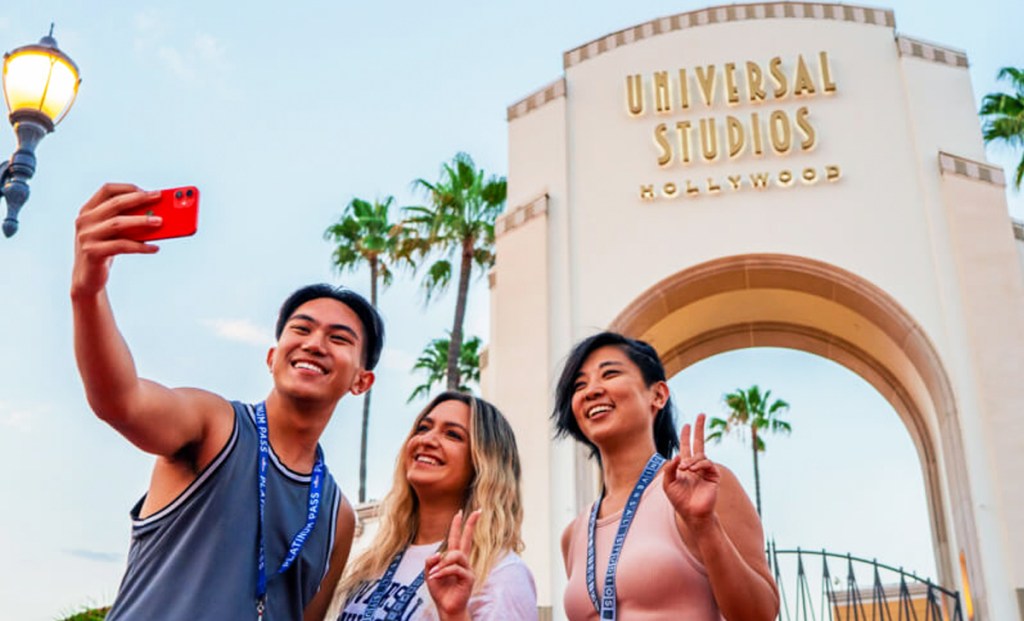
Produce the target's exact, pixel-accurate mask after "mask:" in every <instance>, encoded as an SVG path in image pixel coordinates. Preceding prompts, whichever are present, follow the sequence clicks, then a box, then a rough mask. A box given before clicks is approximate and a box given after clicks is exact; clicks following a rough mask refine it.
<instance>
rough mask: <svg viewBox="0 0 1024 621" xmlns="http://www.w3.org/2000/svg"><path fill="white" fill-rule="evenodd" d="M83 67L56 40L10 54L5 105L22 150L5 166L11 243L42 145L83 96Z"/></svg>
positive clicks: (3, 192) (0, 178) (0, 173)
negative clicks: (77, 97)
mask: <svg viewBox="0 0 1024 621" xmlns="http://www.w3.org/2000/svg"><path fill="white" fill-rule="evenodd" d="M81 82H82V80H81V78H79V77H78V67H77V66H76V65H75V63H74V61H72V60H71V59H70V58H68V56H67V54H65V53H64V52H62V51H60V50H59V49H58V48H57V40H56V39H54V38H53V24H50V34H48V35H46V36H45V37H43V38H42V39H40V40H39V43H37V44H35V45H25V46H22V47H19V48H18V49H16V50H12V51H10V52H7V53H6V54H4V72H3V86H4V99H5V100H6V102H7V109H8V110H9V111H10V116H9V117H8V119H9V120H10V122H11V125H13V126H14V133H15V135H17V137H18V149H17V150H16V151H15V152H14V155H12V156H11V159H10V160H8V161H6V162H2V163H0V198H6V199H7V217H6V218H5V219H4V223H3V231H4V235H5V236H6V237H10V236H12V235H14V234H15V233H17V232H18V212H19V211H21V208H22V206H23V205H24V204H25V201H27V200H28V192H29V188H28V180H29V179H31V178H32V175H33V174H35V172H36V155H35V150H36V145H38V144H39V141H40V140H42V139H43V137H44V136H46V134H48V133H50V132H52V131H53V128H54V127H55V126H56V125H57V123H60V122H61V119H63V118H64V116H65V115H66V114H67V113H68V110H70V109H71V104H72V103H74V101H75V95H77V94H78V85H79V84H80V83H81Z"/></svg>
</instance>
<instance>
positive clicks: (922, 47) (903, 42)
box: [896, 35, 968, 69]
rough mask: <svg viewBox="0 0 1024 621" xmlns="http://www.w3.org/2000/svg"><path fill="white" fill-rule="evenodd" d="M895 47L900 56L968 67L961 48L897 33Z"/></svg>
mask: <svg viewBox="0 0 1024 621" xmlns="http://www.w3.org/2000/svg"><path fill="white" fill-rule="evenodd" d="M896 49H898V50H899V52H900V56H913V57H915V58H921V59H923V60H930V61H932V62H935V63H939V64H943V65H949V66H950V67H960V68H962V69H966V68H967V67H968V63H967V53H966V52H964V51H963V50H957V49H954V48H951V47H944V46H941V45H936V44H934V43H929V42H927V41H922V40H920V39H912V38H910V37H907V36H904V35H897V37H896Z"/></svg>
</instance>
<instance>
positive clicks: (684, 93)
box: [679, 69, 690, 110]
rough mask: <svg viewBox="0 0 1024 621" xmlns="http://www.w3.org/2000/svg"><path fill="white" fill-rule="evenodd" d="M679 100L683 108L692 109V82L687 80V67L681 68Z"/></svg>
mask: <svg viewBox="0 0 1024 621" xmlns="http://www.w3.org/2000/svg"><path fill="white" fill-rule="evenodd" d="M679 101H680V102H681V105H682V108H683V110H689V109H690V83H689V82H687V81H686V69H680V70H679Z"/></svg>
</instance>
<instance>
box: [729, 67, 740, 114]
mask: <svg viewBox="0 0 1024 621" xmlns="http://www.w3.org/2000/svg"><path fill="white" fill-rule="evenodd" d="M725 94H726V98H727V99H728V101H729V103H731V104H736V103H739V102H740V91H739V89H738V88H736V63H725Z"/></svg>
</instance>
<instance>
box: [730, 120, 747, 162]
mask: <svg viewBox="0 0 1024 621" xmlns="http://www.w3.org/2000/svg"><path fill="white" fill-rule="evenodd" d="M725 130H726V131H725V134H726V138H728V143H729V157H736V156H737V155H739V154H740V153H742V152H743V146H744V140H745V139H744V137H743V123H740V120H739V119H737V118H736V117H734V116H731V115H730V116H727V117H725Z"/></svg>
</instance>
